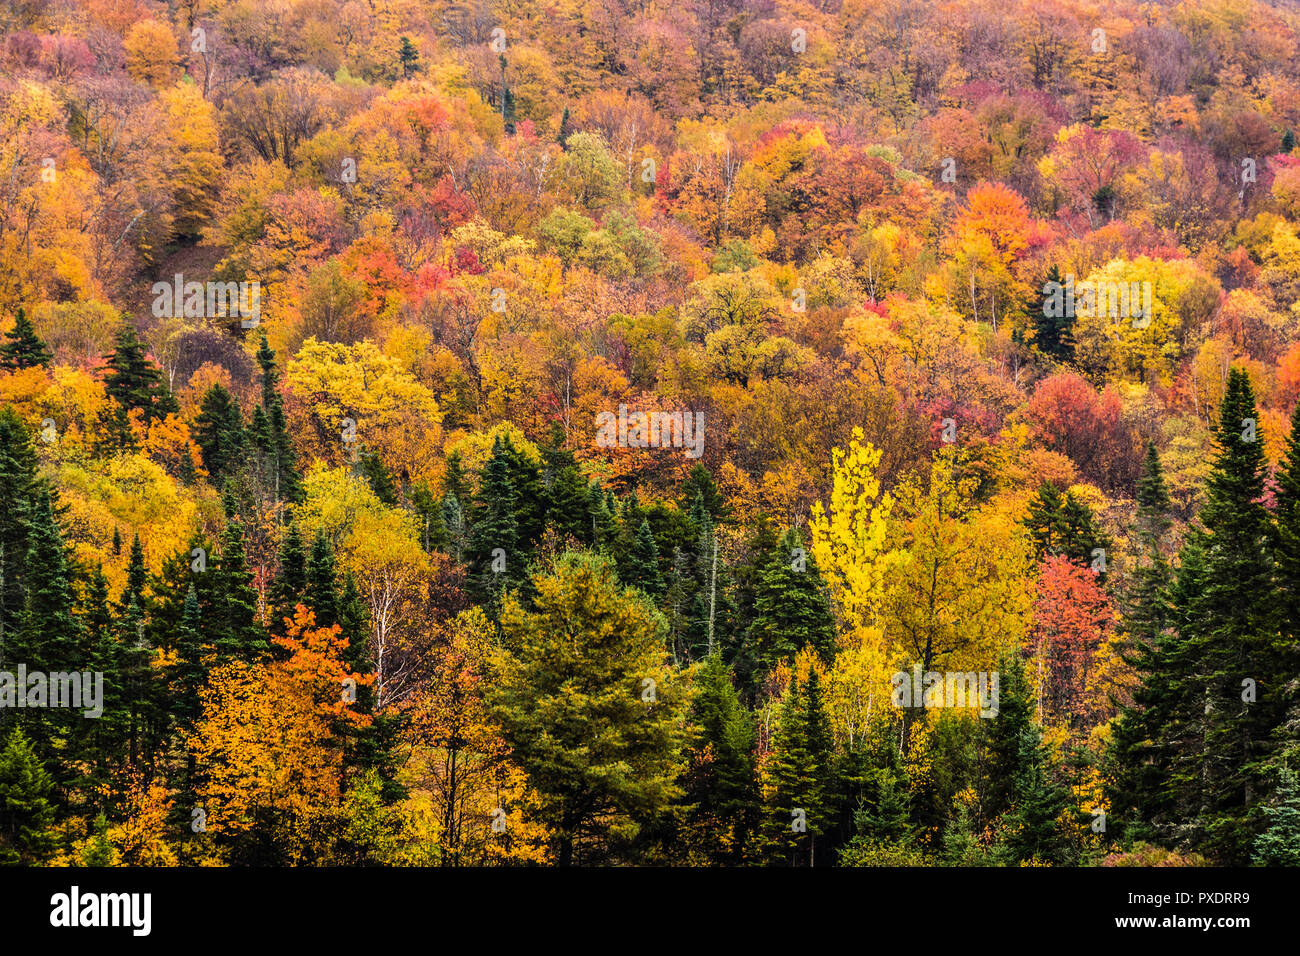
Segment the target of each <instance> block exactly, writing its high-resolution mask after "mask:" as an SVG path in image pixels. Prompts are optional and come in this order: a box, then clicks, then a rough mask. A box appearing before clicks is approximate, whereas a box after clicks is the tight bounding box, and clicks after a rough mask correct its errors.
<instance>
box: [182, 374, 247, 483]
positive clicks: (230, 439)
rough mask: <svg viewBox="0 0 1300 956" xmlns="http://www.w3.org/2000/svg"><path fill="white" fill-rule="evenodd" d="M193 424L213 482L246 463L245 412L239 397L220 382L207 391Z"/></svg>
mask: <svg viewBox="0 0 1300 956" xmlns="http://www.w3.org/2000/svg"><path fill="white" fill-rule="evenodd" d="M194 425H195V428H194V443H195V444H196V445H198V446H199V455H200V457H201V458H202V459H203V467H204V468H205V469H207V472H208V476H209V480H211V482H212V484H213V485H214V486H219V485H220V484H221V482H222V480H223V479H224V478H225V477H226V476H227V475H229V474H231V473H232V472H234V471H236V470H237V469H238V468H239V467H240V466H241V465H242V464H243V455H244V442H245V435H244V414H243V412H241V411H240V410H239V400H238V399H236V398H235V397H234V396H233V395H231V394H230V392H228V391H226V389H225V388H223V387H222V385H221V383H220V382H218V383H217V384H215V385H213V386H212V387H211V388H210V389H208V391H207V392H206V394H204V396H203V402H202V404H201V405H200V408H199V414H198V417H197V418H196V419H195V420H194Z"/></svg>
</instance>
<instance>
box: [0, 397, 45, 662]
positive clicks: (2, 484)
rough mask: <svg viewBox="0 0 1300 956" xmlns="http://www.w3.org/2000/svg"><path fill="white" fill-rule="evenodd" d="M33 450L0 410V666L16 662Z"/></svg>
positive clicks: (20, 427)
mask: <svg viewBox="0 0 1300 956" xmlns="http://www.w3.org/2000/svg"><path fill="white" fill-rule="evenodd" d="M36 462H37V459H36V450H35V449H34V448H33V447H32V439H31V434H30V433H29V432H28V431H27V426H26V425H24V424H23V422H22V419H20V418H19V417H18V415H17V413H16V412H14V410H13V408H11V407H10V406H8V405H6V406H4V408H0V499H2V500H3V501H4V508H0V666H5V667H8V666H9V665H10V664H13V663H15V662H16V659H15V657H14V654H13V651H12V650H11V648H10V646H9V645H10V643H11V642H12V641H13V639H14V636H15V635H16V632H17V630H18V627H19V625H20V623H21V620H22V611H23V604H24V602H25V600H26V592H25V590H24V588H23V580H24V568H25V565H26V562H27V552H28V547H29V544H30V535H31V512H32V507H33V505H34V500H35V497H36V494H37V490H38V482H37V479H36Z"/></svg>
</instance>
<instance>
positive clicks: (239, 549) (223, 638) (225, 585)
mask: <svg viewBox="0 0 1300 956" xmlns="http://www.w3.org/2000/svg"><path fill="white" fill-rule="evenodd" d="M212 577H213V590H214V604H215V607H214V609H213V610H214V617H215V621H214V622H213V623H214V625H215V627H214V636H215V638H216V639H215V641H214V643H215V645H216V649H217V653H218V655H219V656H221V657H222V658H223V659H232V658H234V659H239V660H243V661H254V660H256V659H257V658H259V657H260V656H261V655H262V654H265V653H266V652H267V651H268V650H269V645H268V643H267V640H266V633H265V632H264V631H263V630H262V628H261V627H260V626H259V625H258V623H257V592H256V591H255V590H254V589H253V586H252V584H251V578H252V575H251V574H250V572H249V569H248V564H247V561H246V559H245V556H244V528H243V525H241V524H240V523H239V522H238V521H237V520H234V519H231V520H230V521H228V522H227V523H226V529H225V531H224V532H222V535H221V552H220V555H219V557H218V559H217V561H216V566H215V568H214V569H213V571H212Z"/></svg>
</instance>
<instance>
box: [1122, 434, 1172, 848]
mask: <svg viewBox="0 0 1300 956" xmlns="http://www.w3.org/2000/svg"><path fill="white" fill-rule="evenodd" d="M1137 503H1138V507H1137V515H1136V519H1135V521H1134V526H1133V537H1134V539H1135V541H1136V543H1137V566H1136V567H1135V568H1134V570H1133V574H1132V578H1131V582H1130V585H1129V588H1128V591H1127V593H1126V594H1125V596H1124V601H1123V612H1124V614H1123V627H1122V630H1123V634H1124V636H1125V645H1124V647H1123V650H1122V651H1121V653H1122V655H1123V658H1124V661H1125V663H1127V664H1128V665H1129V666H1131V667H1132V668H1133V670H1134V672H1135V673H1136V674H1138V675H1139V678H1140V680H1141V681H1142V683H1141V684H1140V685H1139V686H1138V687H1137V688H1136V689H1135V691H1134V695H1133V702H1132V704H1131V705H1130V706H1126V707H1124V708H1122V709H1121V712H1120V715H1119V719H1118V720H1117V721H1116V722H1115V724H1114V734H1113V737H1112V743H1111V749H1110V754H1109V759H1110V762H1111V763H1112V765H1113V770H1112V772H1111V774H1110V777H1111V781H1112V787H1111V807H1112V809H1113V811H1114V812H1113V813H1112V817H1113V819H1114V824H1115V826H1116V829H1117V831H1118V832H1120V833H1123V834H1125V835H1137V834H1145V833H1146V832H1147V829H1146V824H1145V823H1144V822H1143V821H1144V819H1146V818H1148V815H1149V813H1150V812H1151V811H1152V809H1153V804H1152V802H1151V798H1152V796H1154V795H1155V794H1156V793H1158V792H1159V789H1160V779H1159V778H1160V777H1161V775H1162V771H1161V769H1160V767H1159V766H1158V765H1156V764H1155V763H1153V762H1152V761H1151V759H1150V752H1149V744H1148V742H1149V741H1150V740H1151V739H1152V738H1151V735H1152V733H1153V732H1154V727H1153V723H1152V722H1153V721H1154V720H1158V719H1160V712H1159V702H1158V701H1157V700H1156V699H1155V697H1154V696H1153V695H1156V694H1158V693H1159V691H1158V690H1157V684H1158V682H1159V680H1160V677H1159V676H1158V672H1159V671H1160V669H1161V667H1162V666H1163V663H1164V656H1165V655H1166V654H1167V652H1168V647H1169V645H1168V641H1167V639H1166V633H1165V632H1166V628H1168V627H1169V625H1170V623H1171V620H1172V612H1171V609H1170V606H1169V597H1168V592H1169V588H1170V587H1171V585H1172V583H1173V570H1172V568H1171V567H1170V564H1169V561H1168V560H1167V558H1166V556H1165V551H1164V540H1165V537H1166V535H1167V533H1168V529H1169V525H1170V518H1169V509H1170V502H1169V492H1168V490H1167V488H1166V487H1165V482H1164V475H1163V472H1162V469H1161V467H1160V458H1159V456H1158V455H1157V454H1156V449H1155V445H1154V444H1152V445H1148V446H1147V454H1146V459H1145V462H1144V464H1143V468H1142V475H1141V477H1140V478H1139V480H1138V488H1137ZM1148 710H1150V713H1148Z"/></svg>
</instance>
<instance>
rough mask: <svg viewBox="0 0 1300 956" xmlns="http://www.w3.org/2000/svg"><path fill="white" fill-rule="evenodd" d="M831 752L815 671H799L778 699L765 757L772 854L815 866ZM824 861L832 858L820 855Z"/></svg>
mask: <svg viewBox="0 0 1300 956" xmlns="http://www.w3.org/2000/svg"><path fill="white" fill-rule="evenodd" d="M833 757H834V750H833V741H832V739H831V732H830V721H829V719H828V718H827V717H826V713H825V710H824V709H823V706H822V699H821V689H820V687H819V684H818V677H817V671H816V670H815V669H813V668H809V670H808V675H807V677H806V679H805V681H804V682H803V684H802V685H801V684H800V682H799V679H798V675H795V676H794V677H792V679H791V682H790V688H789V690H788V691H787V692H786V695H785V697H783V698H782V701H781V708H780V711H779V716H778V718H777V726H776V730H775V732H774V733H773V736H772V752H771V754H770V755H769V757H768V764H767V769H766V771H765V772H766V774H767V776H768V785H767V789H768V797H767V801H766V804H767V822H766V828H765V829H766V832H767V842H768V847H769V852H770V853H771V854H772V856H773V858H774V859H776V860H780V861H782V862H785V863H788V864H789V865H791V866H815V865H817V863H818V859H817V854H818V849H819V848H820V847H821V846H822V843H821V840H820V838H821V836H822V835H823V834H824V833H825V832H826V830H827V829H828V828H829V826H830V825H831V823H832V821H831V819H830V815H831V800H830V797H831V792H832V780H831V779H830V768H831V763H832V760H833ZM821 862H822V863H823V864H829V863H831V862H833V861H832V860H831V859H828V858H823V859H822V861H821Z"/></svg>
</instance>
